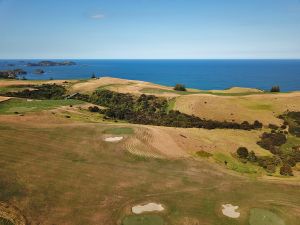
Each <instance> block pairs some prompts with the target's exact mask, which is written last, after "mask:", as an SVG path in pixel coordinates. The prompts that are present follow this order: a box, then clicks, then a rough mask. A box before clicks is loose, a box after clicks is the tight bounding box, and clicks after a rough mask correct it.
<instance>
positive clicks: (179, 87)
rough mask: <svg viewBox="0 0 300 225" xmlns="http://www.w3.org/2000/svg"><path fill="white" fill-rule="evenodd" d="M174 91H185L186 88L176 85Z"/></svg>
mask: <svg viewBox="0 0 300 225" xmlns="http://www.w3.org/2000/svg"><path fill="white" fill-rule="evenodd" d="M174 90H175V91H186V88H185V86H184V85H183V84H176V85H175V87H174Z"/></svg>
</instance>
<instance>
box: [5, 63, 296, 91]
mask: <svg viewBox="0 0 300 225" xmlns="http://www.w3.org/2000/svg"><path fill="white" fill-rule="evenodd" d="M38 61H41V60H0V70H10V69H17V68H20V69H23V70H25V71H27V72H28V74H27V75H26V78H27V79H38V80H44V79H45V80H47V79H50V78H53V79H86V78H90V77H91V76H92V74H93V73H95V74H96V76H98V77H102V76H111V77H117V78H124V79H132V80H143V81H149V82H153V83H157V84H162V85H168V86H173V85H175V84H176V83H181V84H184V85H186V87H188V88H198V89H202V90H211V89H226V88H230V87H234V86H239V87H252V88H259V89H263V90H269V89H270V88H271V87H272V86H274V85H279V86H280V88H281V90H282V91H295V90H300V60H70V61H73V62H75V63H76V65H73V66H54V67H29V66H26V64H27V63H28V62H38ZM51 61H65V60H51ZM9 64H14V66H12V65H9ZM36 69H43V70H44V71H45V72H46V73H45V74H42V75H37V74H34V73H33V71H34V70H36Z"/></svg>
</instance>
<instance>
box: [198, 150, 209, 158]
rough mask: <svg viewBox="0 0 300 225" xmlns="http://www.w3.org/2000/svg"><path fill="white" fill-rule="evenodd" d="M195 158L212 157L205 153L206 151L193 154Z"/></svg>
mask: <svg viewBox="0 0 300 225" xmlns="http://www.w3.org/2000/svg"><path fill="white" fill-rule="evenodd" d="M195 156H197V157H201V158H209V157H211V156H212V154H210V153H209V152H206V151H202V150H201V151H198V152H196V153H195Z"/></svg>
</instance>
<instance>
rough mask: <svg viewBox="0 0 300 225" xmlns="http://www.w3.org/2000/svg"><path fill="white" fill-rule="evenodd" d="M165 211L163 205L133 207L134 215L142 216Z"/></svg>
mask: <svg viewBox="0 0 300 225" xmlns="http://www.w3.org/2000/svg"><path fill="white" fill-rule="evenodd" d="M163 210H165V208H164V207H163V206H162V205H161V204H157V203H148V204H146V205H136V206H133V207H132V212H133V213H134V214H141V213H143V212H154V211H158V212H161V211H163Z"/></svg>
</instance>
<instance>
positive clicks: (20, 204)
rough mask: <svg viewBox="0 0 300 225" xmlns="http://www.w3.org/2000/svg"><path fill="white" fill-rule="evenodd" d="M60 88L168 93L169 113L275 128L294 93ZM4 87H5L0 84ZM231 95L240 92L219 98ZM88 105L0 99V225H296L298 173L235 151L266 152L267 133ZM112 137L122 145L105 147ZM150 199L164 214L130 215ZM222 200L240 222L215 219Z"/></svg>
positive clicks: (129, 85) (102, 84) (106, 82)
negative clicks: (167, 121) (178, 123)
mask: <svg viewBox="0 0 300 225" xmlns="http://www.w3.org/2000/svg"><path fill="white" fill-rule="evenodd" d="M10 82H11V81H10ZM22 82H25V81H22ZM28 82H29V81H28ZM111 82H115V85H112V84H111ZM13 83H14V84H13V85H20V84H17V83H16V82H13ZM33 83H34V82H33ZM58 83H59V82H58ZM61 84H64V85H65V87H66V88H67V93H68V94H69V93H74V92H77V91H80V92H82V93H89V92H90V91H92V90H94V89H95V90H96V89H111V90H118V91H120V92H127V91H128V92H130V93H133V94H136V95H138V94H141V93H142V92H143V90H144V91H145V88H160V89H166V90H169V91H167V92H168V93H167V94H166V93H165V91H164V92H163V93H159V94H158V95H159V96H166V97H168V98H171V97H172V100H171V101H170V102H171V104H169V106H168V109H167V110H168V111H169V110H171V109H174V108H175V109H179V110H182V111H186V112H188V113H190V114H196V115H200V116H203V117H205V118H207V119H209V118H217V119H218V120H223V119H224V120H225V119H226V120H229V119H228V118H231V116H236V117H234V119H236V120H238V119H241V120H242V119H243V120H249V121H251V119H259V120H263V121H264V122H265V123H266V124H268V123H269V122H274V123H277V122H278V121H279V122H278V123H282V121H281V120H279V119H278V118H276V116H277V114H279V113H281V112H282V111H284V109H287V108H289V109H298V108H297V107H298V101H296V99H297V98H298V94H297V93H290V94H277V95H272V94H268V95H267V94H261V93H259V92H257V93H258V94H256V93H252V92H253V90H252V89H250V90H248V91H249V92H251V94H249V95H247V96H239V95H238V96H222V95H219V93H218V96H216V95H212V94H211V93H202V94H196V93H195V92H197V90H189V92H192V93H188V94H186V95H179V94H177V93H172V92H173V91H172V90H171V89H170V88H169V87H163V86H159V85H154V84H150V83H145V82H134V81H126V80H121V81H119V79H111V78H105V79H103V80H102V79H98V80H87V81H76V82H75V81H74V83H67V84H66V83H62V82H61ZM26 85H28V83H26ZM4 86H5V88H6V90H10V91H11V89H10V88H12V87H10V85H7V83H6V81H3V82H2V81H1V82H0V87H4ZM3 90H4V89H3ZM198 91H199V90H198ZM239 91H245V90H244V89H242V90H241V89H234V90H231V92H233V93H230V91H228V90H227V93H228V94H236V93H242V92H239ZM211 92H213V91H211ZM224 93H225V92H224ZM263 96H264V97H263ZM265 96H267V97H265ZM205 102H206V103H205ZM90 106H93V105H92V104H89V103H84V104H83V102H82V101H79V100H71V99H60V100H31V99H30V100H27V99H25V98H24V99H22V98H11V99H7V98H6V97H0V140H1V142H0V165H1V167H0V224H21V222H20V221H23V224H26V223H25V222H24V221H26V220H27V221H28V224H43V225H48V224H49V225H50V224H70V225H74V224H75V225H76V224H78V225H81V224H100V225H102V224H103V225H115V224H117V225H134V224H139V225H151V224H155V225H159V224H164V225H202V224H203V225H206V224H210V225H228V224H230V225H249V224H251V225H257V224H264V218H267V220H268V221H271V223H270V224H275V222H277V224H278V225H297V224H298V221H299V220H300V216H299V210H300V199H299V198H297V197H298V196H300V189H299V185H300V181H299V172H297V171H294V175H295V176H294V177H283V176H280V175H279V173H278V171H277V172H276V174H273V176H267V173H266V171H265V170H264V169H263V168H262V167H259V166H258V165H257V164H255V163H250V162H244V161H242V160H240V159H239V158H238V157H237V156H236V154H235V152H236V149H237V148H238V147H241V146H243V147H247V148H248V149H249V150H251V151H253V152H255V154H256V155H257V156H261V157H263V156H270V155H272V154H271V153H270V151H267V150H265V149H263V148H262V147H260V146H259V145H257V141H259V140H260V136H261V135H262V133H263V132H270V129H268V128H263V129H257V130H249V131H248V130H232V129H213V130H208V129H199V128H176V127H163V126H150V125H139V124H128V123H126V121H124V120H123V121H121V120H114V119H111V118H106V117H105V116H103V115H101V114H99V113H93V112H91V111H90V110H89V107H90ZM273 112H274V113H273ZM231 114H233V115H231ZM20 115H22V116H20ZM114 137H122V139H120V140H119V141H116V142H114V141H111V142H110V141H107V138H114ZM299 143H300V141H299V138H297V137H295V136H293V135H291V134H289V135H288V136H287V142H286V143H285V144H284V145H282V146H281V147H280V149H281V151H282V152H283V153H288V152H290V151H291V149H292V148H294V147H295V146H296V145H299ZM225 161H226V164H225ZM150 202H157V203H160V204H162V205H163V206H164V207H165V210H164V211H162V212H155V213H151V212H149V213H143V214H141V215H134V214H133V213H132V211H131V208H132V207H133V206H135V205H139V204H146V203H150ZM224 204H232V205H234V206H239V209H238V212H240V217H239V218H236V219H233V218H229V217H226V216H225V215H223V213H222V205H224ZM8 210H11V211H9V212H8ZM16 218H17V219H18V221H19V222H18V221H16Z"/></svg>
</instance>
